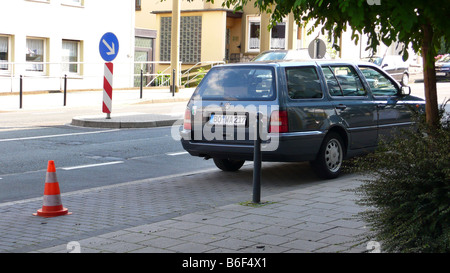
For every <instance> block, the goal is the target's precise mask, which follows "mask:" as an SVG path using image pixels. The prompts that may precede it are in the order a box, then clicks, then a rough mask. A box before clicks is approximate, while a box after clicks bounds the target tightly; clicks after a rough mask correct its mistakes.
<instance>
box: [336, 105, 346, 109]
mask: <svg viewBox="0 0 450 273" xmlns="http://www.w3.org/2000/svg"><path fill="white" fill-rule="evenodd" d="M345 108H347V105H344V104H338V105H337V106H336V109H339V110H344V109H345Z"/></svg>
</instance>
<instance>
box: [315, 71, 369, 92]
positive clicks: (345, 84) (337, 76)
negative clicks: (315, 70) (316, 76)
mask: <svg viewBox="0 0 450 273" xmlns="http://www.w3.org/2000/svg"><path fill="white" fill-rule="evenodd" d="M322 71H323V73H324V75H325V79H326V82H327V86H328V90H329V92H330V95H331V96H341V97H354V96H357V97H362V96H366V95H367V91H366V90H365V89H364V86H363V85H362V82H361V79H360V78H359V76H358V74H357V73H356V71H355V69H354V68H353V67H351V66H322Z"/></svg>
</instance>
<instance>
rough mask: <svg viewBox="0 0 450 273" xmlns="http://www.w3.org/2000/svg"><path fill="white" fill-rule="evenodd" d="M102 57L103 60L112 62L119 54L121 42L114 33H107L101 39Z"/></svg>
mask: <svg viewBox="0 0 450 273" xmlns="http://www.w3.org/2000/svg"><path fill="white" fill-rule="evenodd" d="M99 50H100V55H101V56H102V58H103V60H105V61H107V62H111V61H112V60H114V59H115V58H116V57H117V54H118V53H119V40H118V39H117V37H116V35H114V33H112V32H107V33H105V34H104V35H103V36H102V38H101V39H100V44H99Z"/></svg>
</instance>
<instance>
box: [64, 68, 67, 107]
mask: <svg viewBox="0 0 450 273" xmlns="http://www.w3.org/2000/svg"><path fill="white" fill-rule="evenodd" d="M66 102H67V74H65V75H64V106H66Z"/></svg>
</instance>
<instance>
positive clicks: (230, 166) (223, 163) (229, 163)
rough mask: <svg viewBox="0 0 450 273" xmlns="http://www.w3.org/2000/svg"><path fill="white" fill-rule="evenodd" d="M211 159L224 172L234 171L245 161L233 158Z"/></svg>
mask: <svg viewBox="0 0 450 273" xmlns="http://www.w3.org/2000/svg"><path fill="white" fill-rule="evenodd" d="M213 161H214V164H216V166H217V168H219V169H221V170H222V171H226V172H235V171H237V170H239V169H240V168H241V167H242V165H244V163H245V160H233V159H223V158H213Z"/></svg>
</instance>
